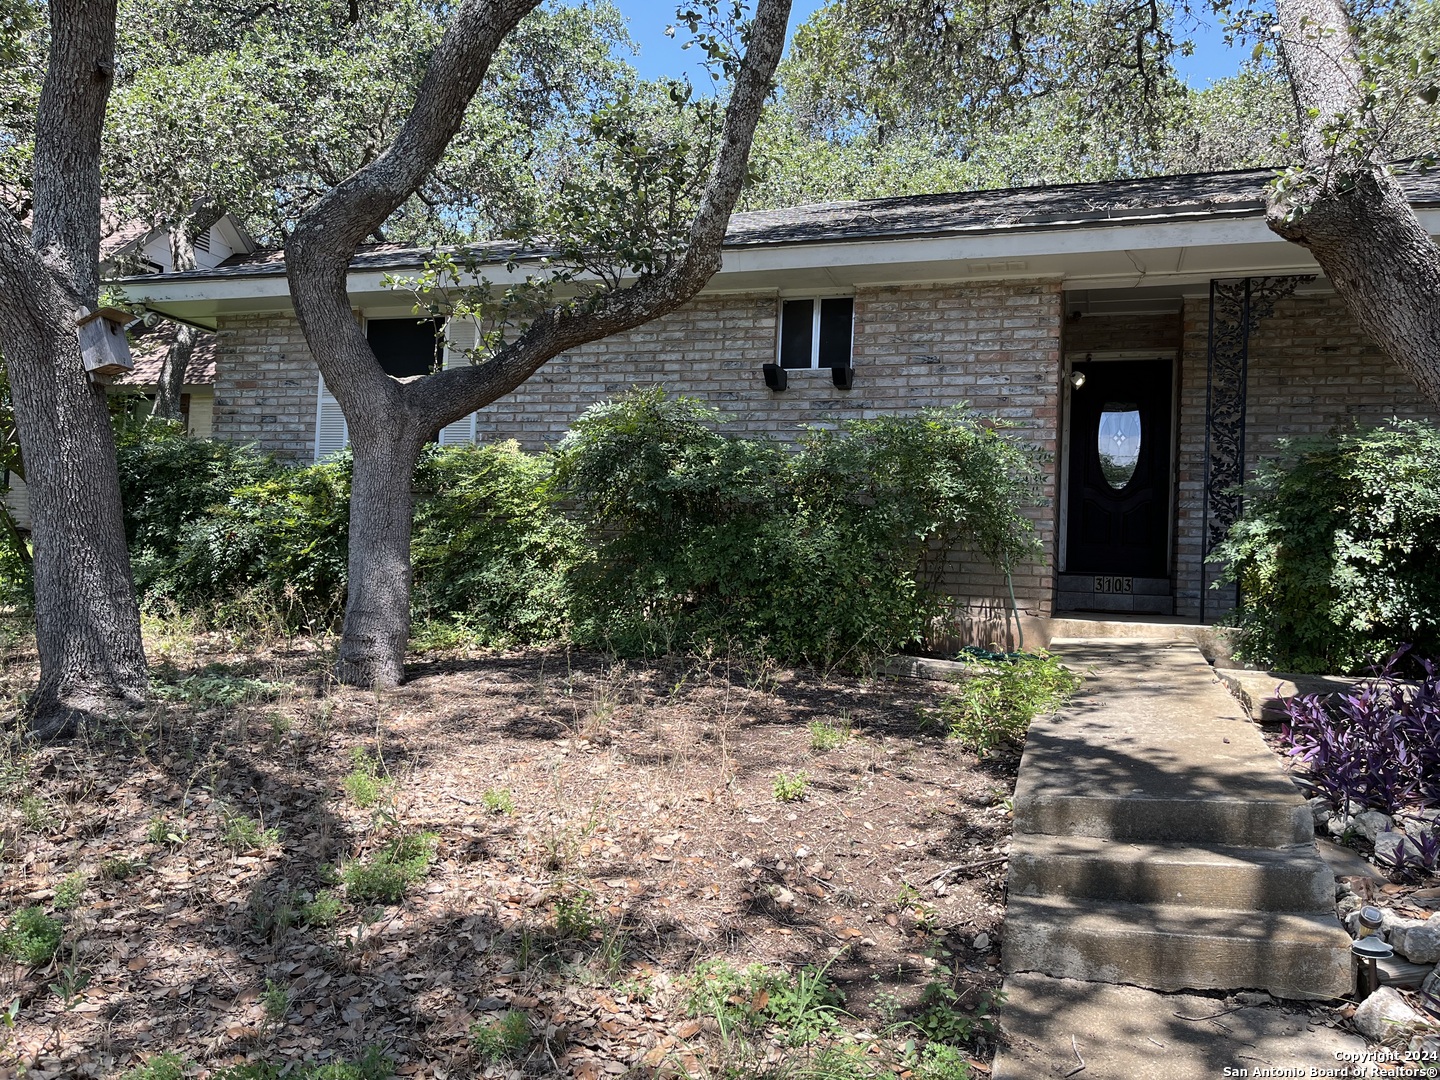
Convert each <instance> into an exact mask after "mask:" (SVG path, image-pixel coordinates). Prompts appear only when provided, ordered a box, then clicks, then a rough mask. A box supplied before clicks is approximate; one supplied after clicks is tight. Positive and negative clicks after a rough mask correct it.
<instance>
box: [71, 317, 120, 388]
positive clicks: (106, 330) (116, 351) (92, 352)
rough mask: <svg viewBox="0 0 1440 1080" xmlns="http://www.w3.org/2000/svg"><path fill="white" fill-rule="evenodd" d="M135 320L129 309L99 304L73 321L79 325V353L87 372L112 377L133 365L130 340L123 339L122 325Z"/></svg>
mask: <svg viewBox="0 0 1440 1080" xmlns="http://www.w3.org/2000/svg"><path fill="white" fill-rule="evenodd" d="M134 319H135V316H133V315H131V314H130V313H129V312H128V311H121V310H120V309H119V308H105V307H102V308H101V309H100V310H99V311H92V312H90V314H88V315H86V316H85V317H84V318H82V319H81V320H80V321H79V322H78V323H77V324H76V325H77V326H78V327H79V328H80V355H81V357H83V358H84V361H85V370H86V371H88V372H89V373H90V374H91V375H103V376H106V377H108V378H113V377H114V376H116V375H124V374H125V373H126V372H127V371H130V370H132V369H133V368H134V367H135V364H134V363H133V362H132V361H131V359H130V342H128V341H127V340H126V339H125V327H126V326H128V325H129V324H130V323H131V322H133V321H134Z"/></svg>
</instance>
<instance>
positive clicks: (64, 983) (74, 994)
mask: <svg viewBox="0 0 1440 1080" xmlns="http://www.w3.org/2000/svg"><path fill="white" fill-rule="evenodd" d="M89 985H90V973H89V972H87V971H85V970H84V968H82V967H81V965H80V955H79V949H78V947H77V946H76V945H75V944H74V943H73V942H72V943H71V945H70V959H69V961H68V962H67V963H65V964H62V965H61V966H60V977H59V978H58V979H56V980H55V981H54V982H53V983H51V984H50V993H52V994H54V995H55V996H56V997H57V998H59V999H60V1007H61V1008H62V1009H64V1010H65V1011H66V1012H69V1011H70V1010H71V1009H73V1008H74V1007H75V1006H76V1005H78V1004H79V1003H80V995H81V994H82V993H83V992H84V990H85V987H87V986H89Z"/></svg>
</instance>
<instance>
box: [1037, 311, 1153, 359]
mask: <svg viewBox="0 0 1440 1080" xmlns="http://www.w3.org/2000/svg"><path fill="white" fill-rule="evenodd" d="M1180 334H1181V326H1180V313H1179V312H1175V313H1173V314H1169V315H1081V317H1080V318H1078V319H1076V318H1073V317H1071V318H1067V319H1066V320H1065V351H1066V352H1067V353H1077V352H1078V353H1086V352H1114V351H1122V350H1124V351H1131V350H1134V351H1138V350H1141V349H1155V350H1156V351H1157V352H1165V351H1171V352H1173V351H1174V350H1176V349H1178V348H1179V347H1180Z"/></svg>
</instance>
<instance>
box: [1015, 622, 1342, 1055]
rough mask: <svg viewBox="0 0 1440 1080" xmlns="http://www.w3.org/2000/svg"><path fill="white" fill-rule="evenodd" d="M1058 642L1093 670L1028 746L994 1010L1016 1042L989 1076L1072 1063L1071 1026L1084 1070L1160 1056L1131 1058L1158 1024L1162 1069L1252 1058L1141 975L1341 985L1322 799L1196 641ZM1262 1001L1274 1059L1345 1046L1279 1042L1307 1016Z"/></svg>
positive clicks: (1306, 986)
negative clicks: (1288, 1052)
mask: <svg viewBox="0 0 1440 1080" xmlns="http://www.w3.org/2000/svg"><path fill="white" fill-rule="evenodd" d="M1051 647H1052V649H1053V650H1054V651H1055V652H1057V653H1058V654H1059V655H1060V656H1061V657H1062V659H1064V660H1065V662H1066V663H1067V664H1069V665H1070V666H1071V667H1073V668H1075V669H1076V670H1078V671H1080V672H1082V673H1085V674H1086V683H1085V685H1084V686H1083V687H1082V688H1081V690H1080V693H1079V695H1078V696H1077V698H1076V699H1075V701H1073V702H1072V703H1071V705H1070V707H1069V708H1067V709H1066V710H1065V711H1064V712H1063V713H1061V714H1060V715H1059V716H1056V717H1053V718H1048V719H1042V720H1038V721H1036V723H1035V724H1034V725H1033V726H1032V727H1031V730H1030V735H1029V737H1028V739H1027V742H1026V749H1025V755H1024V758H1023V760H1022V761H1021V765H1020V776H1019V781H1018V783H1017V785H1016V790H1015V836H1014V840H1013V844H1012V852H1011V865H1010V897H1009V906H1008V908H1007V912H1006V927H1005V947H1004V960H1005V970H1006V972H1007V973H1009V978H1008V979H1007V981H1006V990H1007V992H1008V993H1009V994H1010V1001H1009V1004H1008V1005H1007V1006H1006V1007H1005V1008H1004V1009H1003V1010H1002V1013H1001V1026H1002V1030H1004V1031H1005V1032H1006V1034H1007V1035H1008V1036H1009V1037H1010V1040H1011V1048H1010V1049H1009V1050H1007V1051H1003V1052H1002V1053H1001V1055H1000V1056H999V1057H997V1059H996V1068H995V1076H996V1077H1002V1076H1008V1077H1022V1076H1023V1077H1029V1076H1048V1075H1051V1072H1050V1071H1049V1070H1050V1066H1051V1065H1052V1064H1055V1063H1064V1062H1068V1064H1066V1065H1065V1066H1064V1068H1062V1069H1061V1070H1060V1072H1058V1073H1056V1074H1055V1075H1064V1074H1065V1072H1067V1071H1068V1070H1070V1069H1074V1068H1076V1067H1077V1066H1078V1065H1079V1064H1080V1062H1079V1060H1077V1058H1076V1055H1075V1048H1074V1047H1073V1046H1071V1045H1070V1036H1071V1035H1072V1034H1076V1033H1077V1032H1078V1033H1089V1034H1090V1040H1091V1050H1092V1053H1093V1060H1092V1053H1087V1052H1086V1051H1085V1050H1084V1049H1083V1048H1082V1049H1081V1050H1080V1054H1081V1056H1083V1058H1084V1060H1085V1062H1086V1069H1085V1071H1084V1076H1085V1080H1104V1078H1105V1077H1109V1076H1115V1077H1120V1076H1125V1077H1133V1076H1136V1075H1150V1074H1151V1073H1150V1072H1149V1071H1148V1070H1145V1069H1141V1071H1139V1072H1137V1071H1135V1070H1136V1069H1137V1068H1139V1067H1140V1066H1139V1062H1140V1060H1141V1058H1143V1057H1144V1055H1145V1054H1148V1053H1149V1052H1150V1051H1151V1050H1155V1044H1163V1045H1165V1046H1166V1047H1167V1050H1166V1062H1167V1064H1166V1069H1165V1075H1166V1076H1174V1077H1177V1078H1178V1077H1181V1076H1189V1075H1192V1074H1193V1075H1195V1076H1197V1077H1198V1076H1216V1075H1220V1074H1221V1073H1220V1069H1222V1068H1223V1067H1224V1066H1226V1065H1229V1066H1231V1067H1243V1065H1237V1063H1236V1062H1235V1060H1234V1057H1235V1055H1234V1046H1233V1045H1221V1044H1225V1043H1230V1042H1231V1037H1230V1036H1229V1035H1226V1034H1224V1033H1223V1032H1221V1031H1218V1030H1216V1029H1215V1028H1214V1027H1211V1026H1210V1025H1209V1024H1208V1022H1199V1021H1185V1020H1178V1019H1176V1018H1174V1017H1173V1014H1174V1013H1176V1012H1179V1013H1181V1014H1182V1015H1197V1016H1198V1015H1201V1013H1197V1012H1194V1010H1193V1009H1191V1008H1190V1006H1189V1005H1188V1004H1172V1002H1173V1001H1175V1000H1177V999H1172V998H1170V997H1166V996H1163V995H1159V994H1154V993H1148V994H1147V993H1146V992H1145V991H1144V990H1138V989H1129V987H1143V988H1147V989H1148V990H1150V991H1180V990H1212V991H1213V990H1229V991H1234V990H1266V991H1269V992H1270V993H1272V994H1273V995H1275V996H1276V997H1280V998H1302V999H1304V998H1309V999H1330V998H1334V997H1338V996H1340V995H1342V994H1344V993H1346V992H1347V991H1348V990H1349V989H1350V981H1351V969H1350V960H1349V952H1348V950H1349V943H1350V939H1349V936H1348V935H1347V934H1346V933H1345V931H1344V930H1343V929H1342V928H1341V926H1340V924H1339V922H1338V921H1337V920H1336V918H1335V915H1334V877H1333V874H1332V873H1331V871H1330V870H1329V868H1328V867H1327V866H1326V864H1325V863H1324V861H1323V860H1322V859H1321V858H1320V857H1319V855H1318V853H1317V851H1316V848H1315V843H1314V838H1313V837H1314V834H1313V824H1312V821H1311V816H1310V810H1309V807H1308V806H1307V805H1306V804H1305V802H1304V800H1303V799H1302V798H1301V797H1300V794H1299V792H1298V791H1297V790H1296V788H1295V786H1294V785H1293V784H1292V783H1291V782H1290V781H1289V779H1288V778H1287V777H1286V776H1285V775H1284V773H1283V772H1282V771H1281V769H1280V767H1279V763H1278V762H1277V761H1276V760H1275V757H1274V754H1273V753H1272V752H1271V750H1270V749H1269V747H1267V746H1266V745H1265V743H1264V741H1263V739H1262V738H1261V737H1260V734H1259V732H1258V730H1257V729H1256V728H1255V727H1254V726H1253V725H1252V724H1250V723H1249V722H1248V721H1247V720H1245V719H1244V718H1243V714H1242V711H1241V709H1240V706H1239V705H1238V703H1237V702H1236V701H1235V700H1234V699H1233V698H1232V697H1231V696H1230V695H1229V694H1228V693H1227V692H1226V691H1225V690H1224V689H1223V688H1222V687H1221V685H1220V684H1219V683H1218V682H1217V680H1216V679H1215V676H1214V674H1213V672H1212V669H1211V668H1210V666H1209V665H1208V664H1207V663H1206V662H1205V659H1204V657H1203V656H1202V655H1201V654H1200V651H1199V650H1198V649H1197V648H1196V647H1195V645H1194V644H1193V643H1191V642H1163V641H1137V640H1126V639H1104V640H1092V639H1083V640H1082V639H1070V640H1056V641H1054V642H1052V644H1051ZM1105 984H1121V985H1123V986H1125V987H1127V988H1126V989H1124V990H1122V989H1121V986H1120V985H1112V986H1107V985H1105ZM1152 999H1153V1001H1152ZM1201 1000H1204V1001H1207V1002H1208V1004H1209V1006H1211V1008H1209V1009H1208V1010H1204V1009H1203V1007H1202V1011H1209V1012H1214V1011H1216V1010H1215V1008H1213V1006H1215V1005H1216V1000H1215V999H1201ZM1146 1001H1151V1005H1150V1006H1148V1007H1147V1006H1146V1005H1144V1004H1143V1002H1146ZM1117 1010H1119V1011H1117ZM1261 1012H1262V1013H1264V1012H1265V1011H1264V1010H1261ZM1106 1016H1108V1017H1109V1018H1110V1019H1109V1021H1108V1025H1104V1024H1102V1025H1101V1026H1099V1027H1097V1026H1096V1025H1097V1024H1101V1021H1102V1020H1103V1019H1104V1018H1105V1017H1106ZM1266 1016H1269V1019H1265V1018H1264V1017H1257V1018H1256V1019H1255V1025H1257V1026H1255V1027H1254V1030H1253V1032H1252V1034H1253V1035H1254V1039H1255V1040H1257V1042H1256V1045H1260V1043H1264V1045H1265V1046H1266V1049H1265V1051H1264V1053H1265V1054H1266V1055H1268V1057H1267V1058H1265V1060H1271V1059H1274V1061H1275V1063H1276V1064H1279V1062H1280V1061H1281V1060H1284V1061H1285V1062H1286V1063H1288V1064H1291V1065H1298V1066H1304V1067H1307V1068H1308V1067H1310V1066H1317V1065H1322V1064H1325V1062H1324V1061H1322V1060H1320V1058H1317V1057H1316V1054H1317V1053H1318V1054H1320V1055H1321V1056H1322V1057H1323V1056H1324V1055H1326V1054H1330V1055H1333V1051H1334V1050H1335V1049H1336V1048H1337V1047H1336V1046H1334V1045H1331V1044H1329V1043H1327V1044H1326V1045H1324V1046H1320V1045H1318V1044H1317V1045H1316V1046H1314V1047H1299V1046H1298V1045H1297V1053H1298V1055H1299V1056H1298V1057H1286V1056H1284V1055H1281V1057H1280V1058H1276V1057H1275V1055H1276V1054H1279V1053H1280V1050H1279V1049H1278V1048H1277V1046H1272V1045H1271V1044H1270V1043H1269V1042H1267V1041H1266V1040H1270V1039H1271V1038H1272V1037H1274V1038H1281V1042H1282V1043H1283V1042H1284V1041H1285V1040H1286V1039H1292V1037H1293V1036H1297V1035H1298V1034H1299V1032H1298V1030H1297V1031H1295V1032H1292V1034H1290V1035H1284V1036H1283V1037H1282V1036H1278V1035H1275V1032H1277V1031H1282V1030H1285V1031H1289V1030H1290V1028H1288V1027H1286V1025H1285V1024H1284V1023H1281V1022H1280V1021H1279V1020H1277V1019H1276V1018H1275V1017H1274V1016H1271V1015H1270V1014H1268V1013H1266ZM1145 1017H1149V1018H1150V1019H1148V1020H1147V1019H1144V1018H1145ZM1176 1024H1179V1025H1180V1026H1179V1027H1176ZM1226 1024H1227V1025H1229V1026H1230V1027H1231V1029H1232V1033H1233V1030H1234V1025H1233V1024H1229V1021H1228V1020H1227V1021H1226ZM1277 1024H1278V1025H1279V1026H1278V1027H1277V1026H1275V1025H1277ZM1267 1025H1268V1026H1267ZM1292 1026H1293V1025H1292ZM1301 1027H1303V1028H1305V1029H1306V1030H1307V1031H1308V1030H1309V1025H1308V1024H1301ZM1151 1029H1153V1030H1151ZM1207 1032H1208V1033H1209V1034H1206V1033H1207ZM1102 1033H1108V1034H1102ZM1182 1036H1183V1037H1182ZM1332 1036H1333V1033H1332ZM1078 1037H1079V1035H1077V1038H1078ZM1097 1040H1098V1045H1097ZM1311 1041H1313V1040H1311ZM1332 1041H1333V1040H1332ZM1124 1046H1129V1047H1130V1048H1131V1049H1130V1050H1129V1051H1126V1052H1124V1053H1122V1052H1121V1048H1122V1047H1124ZM1136 1054H1139V1055H1140V1058H1137V1057H1136V1056H1135V1055H1136ZM1176 1054H1181V1055H1182V1057H1183V1058H1184V1060H1185V1061H1187V1062H1189V1063H1190V1064H1189V1065H1186V1066H1185V1067H1184V1068H1182V1067H1181V1065H1182V1062H1181V1061H1180V1060H1179V1059H1177V1058H1176V1057H1175V1056H1174V1055H1176ZM1112 1059H1113V1062H1114V1064H1113V1066H1111V1065H1105V1064H1103V1063H1104V1062H1106V1061H1111V1060H1112ZM1334 1060H1335V1059H1334V1057H1333V1056H1330V1057H1329V1061H1330V1062H1331V1063H1333V1062H1334ZM1249 1064H1250V1065H1251V1066H1252V1067H1253V1066H1254V1065H1255V1064H1257V1062H1253V1061H1252V1062H1250V1063H1249ZM1192 1065H1193V1069H1192V1070H1191V1071H1186V1069H1189V1068H1190V1067H1191V1066H1192Z"/></svg>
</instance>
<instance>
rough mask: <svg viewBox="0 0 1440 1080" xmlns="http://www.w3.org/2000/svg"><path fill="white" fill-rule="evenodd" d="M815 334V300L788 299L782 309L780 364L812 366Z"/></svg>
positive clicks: (782, 365)
mask: <svg viewBox="0 0 1440 1080" xmlns="http://www.w3.org/2000/svg"><path fill="white" fill-rule="evenodd" d="M814 334H815V301H814V300H786V301H785V303H784V304H783V305H782V306H781V309H780V366H781V367H787V368H807V367H810V354H811V352H812V351H813V350H814V343H815V338H814Z"/></svg>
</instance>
